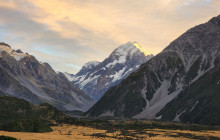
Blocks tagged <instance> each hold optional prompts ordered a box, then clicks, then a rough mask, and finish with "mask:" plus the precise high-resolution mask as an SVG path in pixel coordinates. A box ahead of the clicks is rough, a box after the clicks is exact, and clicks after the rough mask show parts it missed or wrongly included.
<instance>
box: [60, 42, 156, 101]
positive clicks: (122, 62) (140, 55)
mask: <svg viewBox="0 0 220 140" xmlns="http://www.w3.org/2000/svg"><path fill="white" fill-rule="evenodd" d="M152 57H153V55H152V54H150V53H149V52H147V51H146V50H145V49H144V48H143V47H142V46H141V45H140V44H139V43H137V42H128V43H126V44H124V45H121V46H119V47H118V48H116V49H115V50H114V51H113V52H112V53H111V54H110V55H109V57H107V58H106V59H105V60H104V61H103V62H97V61H91V62H88V63H86V64H85V65H84V66H83V67H82V69H81V70H80V71H79V72H78V73H77V74H76V75H70V74H68V73H64V75H66V76H67V78H68V79H69V80H70V81H72V82H73V83H74V84H75V85H76V86H78V87H79V88H80V89H81V90H83V91H84V92H85V93H86V94H87V95H89V96H90V97H91V98H92V99H93V100H95V101H98V100H99V99H100V98H101V97H102V96H103V94H104V93H105V92H106V91H107V90H108V89H109V88H111V87H113V86H115V85H117V84H118V83H120V81H121V80H123V79H125V78H127V76H128V75H130V74H131V73H132V72H134V71H135V70H137V69H138V68H139V67H140V65H142V64H143V63H145V62H147V61H148V60H149V59H150V58H152Z"/></svg>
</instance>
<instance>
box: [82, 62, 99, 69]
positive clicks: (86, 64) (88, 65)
mask: <svg viewBox="0 0 220 140" xmlns="http://www.w3.org/2000/svg"><path fill="white" fill-rule="evenodd" d="M99 63H100V62H98V61H90V62H87V63H85V64H84V65H83V67H84V68H88V69H91V68H93V67H95V66H97V65H98V64H99Z"/></svg>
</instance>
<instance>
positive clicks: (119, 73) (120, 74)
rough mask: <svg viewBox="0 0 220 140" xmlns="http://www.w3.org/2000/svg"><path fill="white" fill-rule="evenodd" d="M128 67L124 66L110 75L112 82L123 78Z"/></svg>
mask: <svg viewBox="0 0 220 140" xmlns="http://www.w3.org/2000/svg"><path fill="white" fill-rule="evenodd" d="M125 69H126V67H124V68H123V69H121V70H120V71H118V72H117V73H115V74H114V75H110V76H109V77H110V78H113V79H112V82H115V81H118V80H120V79H121V78H122V74H123V72H124V71H125Z"/></svg>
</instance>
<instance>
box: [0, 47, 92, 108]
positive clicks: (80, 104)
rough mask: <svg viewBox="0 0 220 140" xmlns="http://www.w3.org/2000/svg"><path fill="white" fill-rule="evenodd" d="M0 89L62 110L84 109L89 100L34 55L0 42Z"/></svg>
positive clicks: (11, 94) (89, 104)
mask: <svg viewBox="0 0 220 140" xmlns="http://www.w3.org/2000/svg"><path fill="white" fill-rule="evenodd" d="M0 54H1V55H0V75H1V79H0V83H1V85H0V90H1V91H2V92H3V93H5V94H6V95H10V96H15V97H18V98H22V99H25V100H27V101H30V102H32V103H35V104H39V103H42V102H47V103H50V104H52V105H54V106H55V107H57V108H59V109H62V110H82V111H86V110H87V109H88V108H89V107H90V106H91V105H92V104H93V101H92V100H91V98H90V97H88V96H87V95H85V94H84V93H83V91H81V90H80V89H79V88H78V87H76V86H75V85H74V84H73V83H71V82H70V81H69V80H68V79H67V78H66V77H65V76H64V75H63V74H57V73H56V72H55V71H54V70H53V69H52V68H51V67H50V65H49V64H47V63H41V62H39V61H38V60H37V59H36V58H35V57H34V56H31V55H28V54H24V53H23V52H22V51H21V50H17V51H15V50H13V49H11V48H10V46H9V45H7V44H5V43H1V44H0Z"/></svg>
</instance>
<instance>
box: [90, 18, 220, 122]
mask: <svg viewBox="0 0 220 140" xmlns="http://www.w3.org/2000/svg"><path fill="white" fill-rule="evenodd" d="M219 62H220V16H218V17H215V18H213V19H211V20H210V21H209V22H207V23H205V24H201V25H199V26H196V27H194V28H192V29H190V30H188V31H187V32H186V33H184V34H183V35H181V36H180V37H179V38H177V39H176V40H175V41H173V42H172V43H171V44H170V45H169V46H168V47H166V48H165V49H164V50H163V51H162V52H161V53H159V54H158V55H157V56H155V57H153V58H152V59H150V60H149V61H148V62H146V63H145V64H143V65H142V66H141V67H140V68H139V69H138V70H137V71H135V72H134V73H132V74H131V75H130V76H128V78H126V79H125V80H123V81H122V82H121V83H120V84H119V85H117V86H115V87H113V88H111V89H110V90H109V91H108V92H106V94H105V95H104V96H103V97H102V98H101V99H100V100H99V101H98V102H97V103H96V104H95V105H94V106H93V107H92V108H91V109H90V110H89V111H88V112H87V115H88V116H96V117H97V116H117V117H133V118H144V119H163V120H175V121H184V122H195V123H204V122H205V121H204V120H207V118H208V116H209V117H210V118H213V119H214V120H213V121H211V120H210V121H209V122H208V123H209V124H212V123H218V124H220V121H219V119H218V120H217V118H219V117H220V112H219V110H220V104H219V100H220V96H219V94H220V86H219V83H220V82H219V81H220V77H219V70H220V69H219V66H220V63H219ZM206 86H207V87H206ZM200 89H204V90H203V91H201V90H200ZM208 89H210V92H211V93H210V92H209V90H208ZM206 97H207V98H206ZM174 99H175V100H174ZM213 101H214V102H213ZM216 102H218V103H216ZM213 103H214V104H213ZM206 105H207V106H206ZM213 108H214V109H213ZM208 110H210V112H211V113H210V114H206V115H203V113H205V112H208ZM215 111H216V112H215ZM195 113H197V115H195ZM193 115H195V116H196V117H194V118H190V117H192V116H193ZM214 121H215V122H214Z"/></svg>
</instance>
